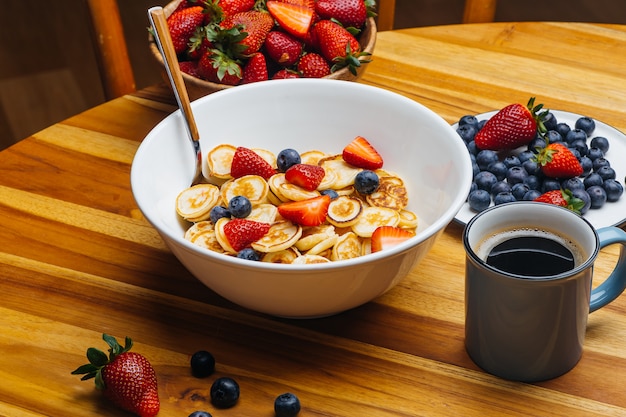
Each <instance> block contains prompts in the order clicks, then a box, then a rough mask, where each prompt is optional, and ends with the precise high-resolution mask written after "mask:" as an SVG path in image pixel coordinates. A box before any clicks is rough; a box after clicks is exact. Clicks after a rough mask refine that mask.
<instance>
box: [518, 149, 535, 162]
mask: <svg viewBox="0 0 626 417" xmlns="http://www.w3.org/2000/svg"><path fill="white" fill-rule="evenodd" d="M534 156H535V153H534V152H533V151H528V150H526V151H523V152H521V153H519V154H517V159H519V161H520V163H522V164H524V162H526V161H528V160H529V159H532V158H534Z"/></svg>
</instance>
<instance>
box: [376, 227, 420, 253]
mask: <svg viewBox="0 0 626 417" xmlns="http://www.w3.org/2000/svg"><path fill="white" fill-rule="evenodd" d="M413 236H415V233H413V232H411V231H408V230H405V229H401V228H399V227H395V226H379V227H377V228H376V230H374V233H372V253H375V252H379V251H381V250H385V249H389V248H392V247H394V246H396V245H398V244H400V243H402V242H404V241H405V240H408V239H410V238H412V237H413Z"/></svg>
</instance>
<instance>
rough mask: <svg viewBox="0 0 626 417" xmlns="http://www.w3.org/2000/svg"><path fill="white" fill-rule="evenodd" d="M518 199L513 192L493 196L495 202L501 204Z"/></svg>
mask: <svg viewBox="0 0 626 417" xmlns="http://www.w3.org/2000/svg"><path fill="white" fill-rule="evenodd" d="M515 201H517V200H516V199H515V197H514V196H513V194H511V192H510V191H509V192H505V193H500V194H498V195H496V196H495V197H494V198H493V204H494V205H496V206H497V205H499V204H504V203H513V202H515Z"/></svg>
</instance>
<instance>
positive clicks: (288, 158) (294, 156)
mask: <svg viewBox="0 0 626 417" xmlns="http://www.w3.org/2000/svg"><path fill="white" fill-rule="evenodd" d="M300 162H302V160H301V158H300V154H299V153H298V151H296V150H295V149H291V148H287V149H283V150H282V151H280V152H279V153H278V155H277V156H276V166H277V167H278V170H279V171H280V172H285V171H287V170H288V169H289V167H291V166H292V165H295V164H299V163H300Z"/></svg>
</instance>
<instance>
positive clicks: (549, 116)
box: [543, 111, 558, 130]
mask: <svg viewBox="0 0 626 417" xmlns="http://www.w3.org/2000/svg"><path fill="white" fill-rule="evenodd" d="M557 123H558V120H556V116H555V115H554V113H552V112H550V111H548V112H545V113H544V115H543V125H544V127H545V128H546V130H554V129H556V125H557Z"/></svg>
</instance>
